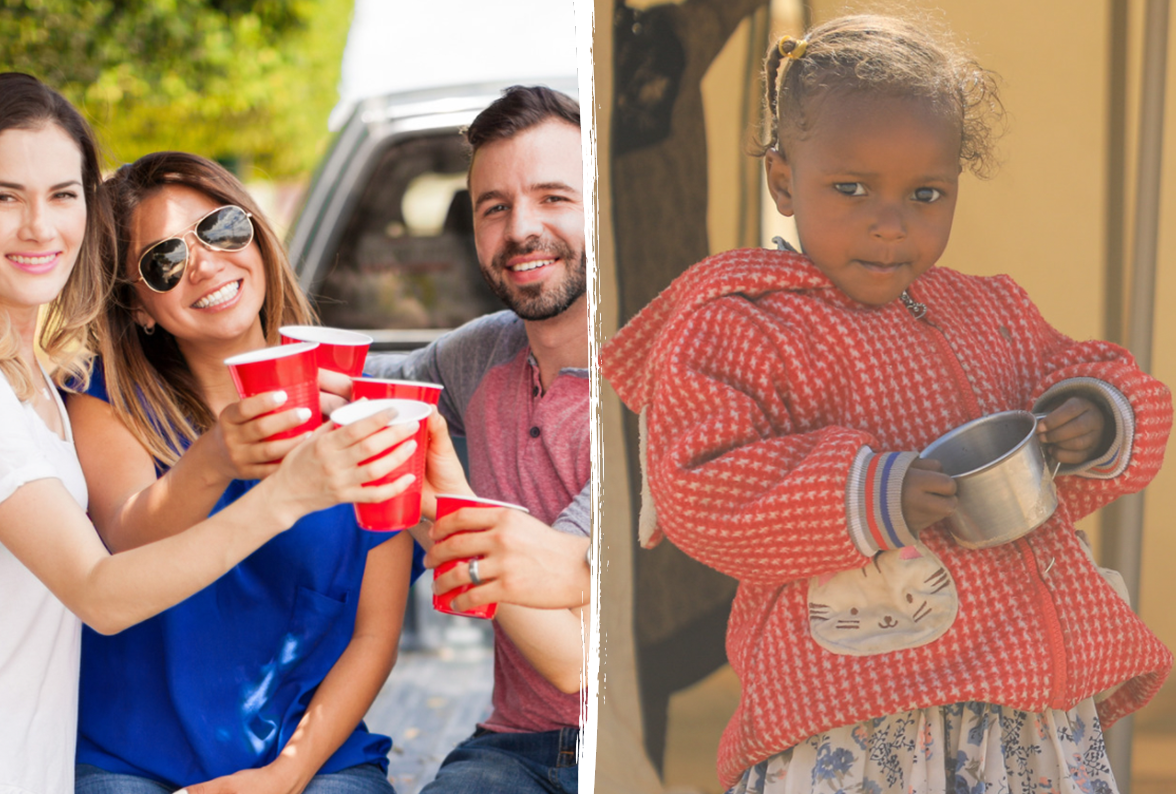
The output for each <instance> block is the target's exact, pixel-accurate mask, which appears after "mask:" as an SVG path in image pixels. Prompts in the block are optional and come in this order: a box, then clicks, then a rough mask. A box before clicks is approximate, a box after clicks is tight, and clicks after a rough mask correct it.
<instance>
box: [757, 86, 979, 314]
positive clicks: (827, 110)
mask: <svg viewBox="0 0 1176 794" xmlns="http://www.w3.org/2000/svg"><path fill="white" fill-rule="evenodd" d="M814 111H815V113H814V115H815V123H814V124H813V125H812V127H811V129H810V130H809V131H808V133H807V134H806V135H805V137H804V138H803V139H801V140H796V141H790V142H788V144H787V160H786V159H785V156H784V155H781V154H780V153H778V152H776V151H771V152H769V153H768V155H767V157H766V158H765V167H766V169H767V173H768V188H769V190H770V191H771V193H772V197H773V198H774V199H775V202H776V208H777V209H778V210H779V211H780V213H781V214H783V215H795V217H796V228H797V233H798V234H799V236H800V242H801V247H802V248H803V249H804V252H805V254H807V255H808V256H809V258H811V259H812V260H813V263H814V264H816V266H817V267H818V268H820V270H821V272H823V273H824V274H825V275H826V276H828V277H829V279H830V280H831V281H832V282H833V283H834V284H835V285H836V286H837V287H838V288H839V289H841V291H842V292H844V293H845V294H847V295H849V297H851V298H853V299H854V300H857V301H860V302H861V303H866V304H871V305H881V304H884V303H889V302H890V301H893V300H895V299H896V298H898V296H899V295H900V294H901V293H902V292H903V290H905V289H906V288H907V287H908V286H910V285H911V283H912V282H913V281H914V280H915V279H917V278H918V277H919V276H920V275H922V274H923V273H924V272H925V271H926V270H927V269H928V268H930V267H931V266H932V265H934V264H935V262H936V261H937V260H938V259H939V257H940V255H941V254H942V253H943V249H944V248H945V247H946V246H947V240H948V237H949V235H950V234H951V222H952V217H953V216H954V214H955V205H956V193H957V187H958V183H959V174H960V123H959V120H958V119H953V118H950V117H949V116H947V115H945V114H943V113H939V112H936V110H935V109H934V108H933V107H932V106H931V105H930V104H929V103H927V102H926V101H923V100H919V99H906V98H896V97H886V96H881V97H879V96H872V95H865V94H841V95H838V94H828V95H826V96H825V97H823V98H821V99H820V100H818V102H816V103H814Z"/></svg>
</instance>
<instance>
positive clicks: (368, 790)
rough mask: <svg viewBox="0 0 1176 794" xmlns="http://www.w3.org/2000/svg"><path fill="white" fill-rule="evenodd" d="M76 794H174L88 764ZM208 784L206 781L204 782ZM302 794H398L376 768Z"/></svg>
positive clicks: (333, 778)
mask: <svg viewBox="0 0 1176 794" xmlns="http://www.w3.org/2000/svg"><path fill="white" fill-rule="evenodd" d="M75 769H76V771H75V773H74V777H75V778H76V781H75V783H74V794H171V793H172V792H173V791H175V787H174V786H168V785H165V784H163V783H157V782H155V781H154V780H151V779H150V778H145V777H138V776H137V775H123V774H119V773H117V772H107V771H106V770H105V769H99V768H98V767H96V766H90V765H89V764H78V765H77V767H76V768H75ZM201 782H205V781H201ZM303 794H396V792H395V790H394V789H393V788H392V784H391V783H389V782H388V776H387V775H385V774H384V773H383V772H381V771H380V767H378V766H376V765H375V764H360V765H359V766H352V767H348V768H347V769H340V770H339V771H338V772H332V773H331V774H329V775H315V776H314V779H313V780H311V781H310V785H308V786H307V787H306V788H305V789H303Z"/></svg>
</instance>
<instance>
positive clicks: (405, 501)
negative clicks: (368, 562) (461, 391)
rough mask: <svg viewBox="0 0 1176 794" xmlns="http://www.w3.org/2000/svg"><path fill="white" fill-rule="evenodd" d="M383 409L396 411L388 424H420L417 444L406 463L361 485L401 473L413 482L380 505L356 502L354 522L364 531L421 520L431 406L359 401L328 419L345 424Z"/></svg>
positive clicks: (395, 529) (389, 528) (394, 529)
mask: <svg viewBox="0 0 1176 794" xmlns="http://www.w3.org/2000/svg"><path fill="white" fill-rule="evenodd" d="M385 408H393V409H395V410H396V416H395V417H393V419H392V421H390V422H389V423H388V424H389V425H399V424H405V423H407V422H420V423H421V427H420V429H419V430H417V432H416V433H415V434H414V435H413V436H412V438H413V439H415V440H416V442H417V448H416V451H415V452H414V453H413V454H412V457H410V458H409V459H408V460H407V461H405V462H404V463H402V464H400V465H399V466H397V467H396V468H395V469H393V470H392V471H390V472H389V473H388V474H385V475H384V476H383V477H381V478H380V479H378V480H373V481H372V482H368V483H364V485H365V486H374V485H383V484H384V483H389V482H392V481H393V480H396V479H399V478H400V477H403V476H404V475H405V474H412V475H414V476H415V478H416V479H414V480H413V481H412V485H410V486H408V490H406V491H405V492H404V493H402V494H400V495H399V496H393V497H392V498H391V499H387V500H385V501H383V502H370V503H359V502H357V503H356V504H355V521H356V523H357V524H359V525H360V526H361V527H363V528H364V529H369V530H371V531H373V532H399V531H400V530H402V529H407V528H408V527H412V526H416V525H417V523H418V522H420V520H421V486H422V485H424V482H425V457H426V452H427V451H428V448H429V428H428V426H427V425H426V421H427V420H428V418H429V414H430V413H432V412H433V406H431V405H429V404H427V403H422V402H417V401H416V400H364V401H362V402H355V403H348V404H347V405H344V406H343V407H342V408H339V409H336V410H335V412H334V413H332V414H331V420H332V421H333V422H335V424H339V425H349V424H351V423H352V422H358V421H359V420H360V419H364V418H365V417H368V416H371V415H372V414H374V413H379V412H380V411H383V410H384V409H385ZM405 441H406V442H407V441H408V439H405ZM393 449H395V447H390V448H388V449H386V450H384V451H383V452H381V453H380V454H378V455H373V456H372V457H370V458H368V459H367V460H365V461H362V462H361V463H360V465H361V466H362V465H363V464H365V463H370V462H371V461H373V460H376V459H377V458H382V457H383V456H385V455H387V454H388V453H389V452H391V451H392V450H393Z"/></svg>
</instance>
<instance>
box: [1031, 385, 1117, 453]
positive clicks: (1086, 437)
mask: <svg viewBox="0 0 1176 794" xmlns="http://www.w3.org/2000/svg"><path fill="white" fill-rule="evenodd" d="M1105 425H1106V419H1105V418H1104V417H1103V413H1102V411H1100V410H1099V409H1098V406H1096V405H1095V404H1094V403H1092V402H1091V401H1090V400H1087V399H1086V398H1084V397H1071V398H1070V399H1068V400H1066V401H1065V402H1064V403H1062V404H1061V405H1059V406H1058V407H1057V408H1055V409H1053V410H1052V411H1050V412H1049V413H1048V414H1046V415H1045V418H1044V419H1039V420H1038V421H1037V437H1038V438H1039V439H1041V443H1042V444H1044V445H1045V446H1046V451H1047V452H1048V453H1049V454H1050V455H1051V456H1053V459H1054V460H1056V461H1058V462H1060V463H1085V462H1086V461H1088V460H1090V459H1091V458H1093V457H1094V456H1095V455H1096V454H1097V453H1098V452H1099V451H1100V449H1099V448H1100V447H1101V445H1102V437H1103V429H1104V427H1105Z"/></svg>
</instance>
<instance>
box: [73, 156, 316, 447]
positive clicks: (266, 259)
mask: <svg viewBox="0 0 1176 794" xmlns="http://www.w3.org/2000/svg"><path fill="white" fill-rule="evenodd" d="M167 186H183V187H188V188H192V189H193V190H197V191H199V192H201V193H203V194H204V195H206V196H208V197H209V198H211V199H212V200H213V201H215V202H217V203H218V204H235V205H237V206H239V207H241V208H242V209H244V210H245V211H246V212H248V213H250V214H251V215H252V216H253V228H254V243H256V245H257V246H258V248H259V249H260V251H261V261H262V263H263V266H264V269H265V302H264V303H263V304H262V307H261V323H262V330H263V331H264V333H265V338H266V341H267V342H268V343H269V344H277V342H278V328H280V327H281V326H283V325H308V324H315V323H317V322H318V318H317V316H316V315H315V313H314V310H313V309H312V308H311V306H310V303H309V302H308V301H307V300H306V297H305V296H304V295H303V293H302V289H301V287H299V285H298V279H297V277H296V276H295V274H294V270H293V268H292V267H290V260H289V259H288V258H287V256H286V250H285V248H284V247H283V245H282V242H281V240H280V239H279V238H278V235H277V234H276V233H275V232H274V230H273V227H272V226H270V224H269V222H268V221H267V220H266V218H265V215H264V214H263V213H262V212H261V209H260V207H258V206H257V204H256V202H254V200H253V198H252V197H251V196H250V195H249V193H248V192H247V191H246V190H245V187H244V185H242V184H241V182H240V181H239V180H238V179H237V178H236V177H235V176H233V175H232V174H231V173H229V172H228V171H227V170H225V169H224V168H223V167H221V166H220V165H218V164H216V163H214V162H213V161H211V160H207V159H205V158H203V157H199V156H197V155H194V154H186V153H184V152H156V153H154V154H149V155H146V156H144V157H141V158H139V159H138V160H137V161H135V162H134V163H131V164H130V165H124V166H123V167H122V168H120V169H118V171H117V172H115V173H114V174H113V175H112V176H111V177H110V178H109V179H107V180H106V183H105V184H104V185H103V190H104V191H105V192H106V193H107V194H108V195H109V197H110V202H111V205H112V208H113V214H114V219H115V227H116V241H117V253H116V255H115V256H113V257H111V260H110V265H109V269H110V271H111V273H110V275H111V278H112V279H113V281H114V284H115V287H114V295H113V300H111V301H110V302H109V304H108V305H107V307H106V311H105V312H104V313H103V315H102V318H101V321H100V324H99V326H98V327H97V328H96V329H95V334H96V336H97V339H98V346H99V350H100V351H101V353H102V365H103V374H104V376H105V379H106V390H107V394H108V396H109V398H110V404H111V406H112V407H113V408H114V412H115V414H116V415H117V416H118V417H119V418H120V419H121V420H122V421H123V422H124V423H125V424H126V425H127V427H129V428H130V430H131V432H132V433H133V434H134V436H135V438H136V439H138V441H139V443H140V444H142V445H143V446H144V447H145V448H146V449H147V450H148V451H150V452H151V454H152V456H154V457H155V459H156V460H158V461H159V462H161V463H162V464H164V465H166V466H172V465H174V464H175V463H176V461H178V460H179V458H180V455H181V454H183V451H184V450H185V449H186V448H187V447H188V446H189V445H190V444H191V443H192V442H193V441H195V440H196V438H197V437H198V436H199V435H200V434H201V433H203V432H205V431H207V430H208V429H209V428H211V427H212V426H213V425H214V424H215V423H216V417H215V416H214V415H213V413H212V411H211V409H210V408H209V407H208V404H207V403H206V402H205V401H204V397H203V395H202V394H201V392H200V387H199V384H198V383H197V381H196V378H195V376H193V375H192V371H191V369H189V367H188V362H187V361H186V360H185V359H184V356H183V354H182V353H181V352H180V349H179V346H178V345H177V344H176V340H175V337H173V336H172V335H171V334H170V333H168V331H167V330H166V329H164V328H163V327H162V326H159V325H156V326H155V332H154V333H153V334H151V335H148V334H146V333H145V332H144V331H143V329H141V328H140V327H139V326H138V325H137V324H136V323H135V321H134V312H135V310H136V309H138V308H139V303H138V298H137V296H136V294H135V286H134V282H133V281H132V280H129V279H127V278H126V277H124V276H123V275H122V273H123V272H125V268H126V267H127V265H128V263H129V260H130V257H131V255H132V251H131V250H130V247H131V243H132V241H131V224H132V220H133V218H134V214H135V212H136V210H137V209H138V207H139V205H140V204H141V203H142V201H143V200H144V199H146V198H147V197H148V196H150V195H153V194H154V193H155V192H157V191H158V190H160V189H162V188H164V187H167Z"/></svg>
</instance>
